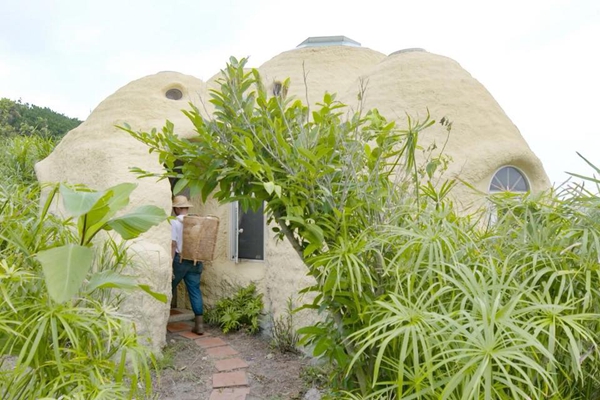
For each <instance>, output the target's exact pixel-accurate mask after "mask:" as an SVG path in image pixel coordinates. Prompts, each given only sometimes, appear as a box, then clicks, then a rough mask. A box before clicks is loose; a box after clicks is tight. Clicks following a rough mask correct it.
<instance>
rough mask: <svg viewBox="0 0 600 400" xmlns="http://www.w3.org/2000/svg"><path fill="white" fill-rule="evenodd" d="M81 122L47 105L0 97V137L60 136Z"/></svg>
mask: <svg viewBox="0 0 600 400" xmlns="http://www.w3.org/2000/svg"><path fill="white" fill-rule="evenodd" d="M80 124H81V121H80V120H78V119H77V118H69V117H66V116H64V115H63V114H59V113H57V112H55V111H52V110H51V109H49V108H48V107H43V108H42V107H38V106H36V105H33V104H28V103H22V102H21V100H18V101H12V100H9V99H7V98H2V99H0V137H2V136H4V137H10V136H31V135H42V136H45V137H52V138H55V139H57V138H61V137H63V136H64V135H65V134H66V133H67V132H69V131H70V130H72V129H75V128H76V127H77V126H79V125H80Z"/></svg>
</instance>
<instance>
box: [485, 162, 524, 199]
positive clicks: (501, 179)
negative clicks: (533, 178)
mask: <svg viewBox="0 0 600 400" xmlns="http://www.w3.org/2000/svg"><path fill="white" fill-rule="evenodd" d="M527 191H529V181H528V180H527V177H526V176H525V174H524V173H522V172H521V171H519V170H518V169H516V168H515V167H502V168H500V169H499V170H498V171H496V173H495V174H494V176H493V177H492V181H491V182H490V193H498V192H515V193H523V192H527Z"/></svg>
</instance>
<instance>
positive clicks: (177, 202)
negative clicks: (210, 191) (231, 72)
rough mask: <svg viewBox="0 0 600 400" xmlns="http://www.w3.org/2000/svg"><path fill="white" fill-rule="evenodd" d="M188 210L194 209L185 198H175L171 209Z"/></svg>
mask: <svg viewBox="0 0 600 400" xmlns="http://www.w3.org/2000/svg"><path fill="white" fill-rule="evenodd" d="M175 207H177V208H190V207H194V205H193V204H192V203H190V202H189V200H188V199H187V197H185V196H175V198H174V199H173V208H175Z"/></svg>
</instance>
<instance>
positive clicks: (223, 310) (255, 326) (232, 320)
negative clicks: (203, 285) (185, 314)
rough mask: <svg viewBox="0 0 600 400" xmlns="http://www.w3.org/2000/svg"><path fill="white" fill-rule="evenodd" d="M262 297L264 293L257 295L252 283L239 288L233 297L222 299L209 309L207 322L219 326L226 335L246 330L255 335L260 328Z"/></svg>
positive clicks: (207, 310) (205, 314) (206, 313)
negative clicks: (230, 332)
mask: <svg viewBox="0 0 600 400" xmlns="http://www.w3.org/2000/svg"><path fill="white" fill-rule="evenodd" d="M262 297H263V295H262V293H261V294H259V293H256V285H254V283H252V284H250V285H248V286H247V287H245V288H239V289H238V290H237V292H236V293H235V295H233V296H232V297H227V298H224V299H220V300H219V301H217V304H215V306H214V307H207V309H206V312H205V313H204V317H205V318H206V322H208V323H209V324H213V325H217V326H219V327H220V328H221V330H222V331H223V332H224V333H227V332H229V331H238V330H245V331H247V332H248V333H252V334H255V333H257V332H258V330H259V328H260V326H259V317H260V313H261V311H262V309H263V301H262Z"/></svg>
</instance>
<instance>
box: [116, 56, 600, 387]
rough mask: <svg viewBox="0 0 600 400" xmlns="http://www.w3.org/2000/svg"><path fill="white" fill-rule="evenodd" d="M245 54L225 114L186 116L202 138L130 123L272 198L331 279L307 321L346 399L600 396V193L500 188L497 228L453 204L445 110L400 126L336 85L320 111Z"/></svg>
mask: <svg viewBox="0 0 600 400" xmlns="http://www.w3.org/2000/svg"><path fill="white" fill-rule="evenodd" d="M244 65H245V60H241V61H239V62H238V61H237V60H235V59H231V61H230V64H228V65H227V68H226V69H225V70H224V71H223V78H222V80H221V86H220V90H218V91H213V92H212V94H211V100H210V101H211V102H212V104H213V105H214V106H215V110H216V111H215V113H214V118H213V119H210V120H207V119H205V118H203V117H202V116H201V114H200V113H199V111H198V110H197V109H196V108H194V107H193V106H192V110H191V111H186V112H185V113H186V115H187V116H188V117H189V118H190V120H191V121H192V123H193V124H194V126H195V128H196V131H197V133H198V135H197V137H195V138H194V141H188V140H184V139H179V138H178V137H177V135H176V134H175V132H174V126H173V124H171V123H170V122H168V121H167V124H166V125H165V127H164V128H163V129H162V131H160V132H159V131H152V132H133V131H132V130H131V129H129V128H127V127H125V128H123V129H125V130H127V131H128V132H130V133H131V134H132V135H133V136H134V137H136V138H137V139H139V140H140V141H142V142H144V143H146V144H147V145H148V146H149V147H150V150H151V151H153V152H156V153H157V154H158V157H159V160H160V161H161V162H162V163H164V164H165V165H166V166H167V170H166V172H165V173H164V174H163V175H162V176H175V177H178V178H181V179H180V182H181V184H180V187H182V186H183V185H186V184H187V185H189V186H190V189H191V194H192V196H194V195H202V196H203V198H206V197H207V196H209V195H210V194H212V195H213V196H214V197H215V198H217V199H218V200H220V201H222V202H228V201H232V200H239V201H240V202H241V204H242V205H243V206H244V207H256V206H257V205H258V204H260V202H264V203H265V209H266V210H267V211H268V212H269V213H270V214H269V216H270V219H271V220H272V221H274V222H275V223H276V224H277V227H276V228H275V232H276V234H277V235H278V236H280V237H286V238H287V239H288V240H289V241H290V243H291V244H292V246H293V247H294V249H295V250H296V251H297V252H298V254H299V255H300V257H302V258H303V259H304V261H305V263H306V265H307V267H308V273H309V274H310V275H311V276H312V277H314V278H315V280H316V285H315V286H314V287H311V288H308V289H307V291H313V292H315V293H316V297H315V300H314V302H313V303H312V304H308V305H305V306H304V307H306V308H313V309H315V310H318V311H319V312H322V313H324V320H323V321H322V322H319V323H317V324H315V325H314V326H309V327H304V328H302V329H300V330H299V332H300V333H301V334H302V335H303V336H304V337H303V343H305V344H309V345H311V346H312V347H313V349H314V354H315V355H316V356H321V357H324V358H325V359H327V360H329V361H330V362H331V364H332V365H333V366H335V367H336V368H335V370H334V374H333V376H332V381H331V382H332V384H333V385H334V386H335V388H336V389H337V392H338V395H339V396H341V397H342V398H354V399H459V398H460V399H480V398H481V399H521V398H527V399H591V398H597V397H598V388H599V387H600V385H598V380H597V377H596V376H597V371H599V369H600V357H599V356H600V354H599V349H598V333H597V332H599V326H598V320H599V318H598V317H599V316H600V292H599V288H600V273H599V271H600V264H599V256H600V218H599V217H600V215H599V214H600V213H599V211H600V200H599V199H598V198H597V197H596V196H594V195H591V194H590V193H589V192H588V191H586V190H585V189H584V188H582V187H572V188H569V190H568V191H567V192H558V191H549V192H547V193H543V194H538V195H523V196H519V197H516V196H512V195H510V194H502V195H495V196H492V197H489V199H488V201H489V202H491V203H493V207H492V209H494V210H497V212H498V217H497V218H494V220H495V222H494V223H493V224H488V222H487V221H488V220H489V210H488V209H487V208H485V209H482V210H479V211H476V212H473V213H471V214H467V215H465V212H464V210H458V209H457V207H455V205H454V204H453V202H452V200H451V197H450V195H451V192H452V188H453V186H454V182H452V181H449V182H444V181H442V180H440V174H439V170H438V169H439V168H442V169H443V166H444V164H445V163H446V162H447V159H446V158H444V157H441V156H439V155H437V154H435V153H434V150H435V148H434V147H432V148H430V149H426V151H425V154H424V156H423V157H419V156H418V153H419V152H420V151H421V150H422V149H421V148H420V147H419V146H418V139H419V136H420V135H421V134H424V130H425V129H426V128H427V127H429V126H431V125H432V124H433V123H434V121H433V120H431V119H430V118H429V116H428V117H427V118H426V119H425V120H424V121H422V122H419V121H413V120H412V119H411V118H408V127H407V129H404V130H401V129H398V128H396V126H395V124H394V123H393V122H389V121H387V120H386V119H385V118H384V117H383V116H381V115H380V114H379V112H378V111H377V110H370V111H367V112H366V113H363V112H362V107H360V106H359V107H357V110H358V111H357V112H355V113H352V112H350V111H349V110H348V108H347V107H346V106H345V105H343V104H340V103H339V102H337V101H335V96H333V95H331V94H325V96H324V98H323V102H322V103H320V104H319V105H318V106H319V107H318V108H317V109H316V110H314V111H312V112H310V110H309V108H308V107H307V106H305V105H303V104H302V103H301V102H300V101H299V100H293V99H286V98H284V97H282V96H280V95H279V96H269V95H268V94H267V92H266V90H265V89H264V87H263V86H262V83H261V78H260V76H259V74H258V72H257V71H256V70H252V71H249V72H246V71H245V70H244V68H243V67H244ZM287 84H288V83H287V82H284V85H287ZM360 97H361V98H364V96H360ZM440 123H442V124H443V125H444V126H446V127H447V128H448V129H449V128H450V126H451V123H449V122H448V121H447V120H446V119H444V118H443V119H442V120H441V121H440ZM440 140H445V138H440ZM175 160H181V161H182V162H183V165H181V166H176V163H175ZM419 160H421V161H419ZM177 165H179V164H177ZM137 172H139V173H140V174H141V175H143V176H152V175H154V174H152V173H148V172H145V171H141V170H137Z"/></svg>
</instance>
